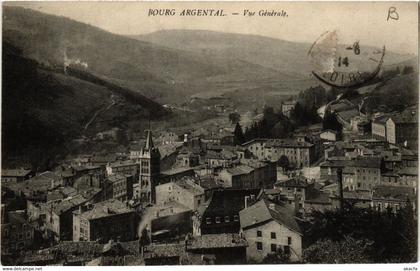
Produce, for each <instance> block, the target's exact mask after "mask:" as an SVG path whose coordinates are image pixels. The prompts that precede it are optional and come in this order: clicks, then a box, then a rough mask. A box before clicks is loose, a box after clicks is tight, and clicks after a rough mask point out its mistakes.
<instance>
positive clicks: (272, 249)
mask: <svg viewBox="0 0 420 271" xmlns="http://www.w3.org/2000/svg"><path fill="white" fill-rule="evenodd" d="M276 251H277V245H276V244H271V252H276Z"/></svg>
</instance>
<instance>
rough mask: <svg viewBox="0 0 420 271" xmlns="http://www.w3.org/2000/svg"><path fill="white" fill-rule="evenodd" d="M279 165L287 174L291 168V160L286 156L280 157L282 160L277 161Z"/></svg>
mask: <svg viewBox="0 0 420 271" xmlns="http://www.w3.org/2000/svg"><path fill="white" fill-rule="evenodd" d="M277 165H278V166H279V167H281V168H282V169H283V172H285V171H286V170H287V169H288V167H289V158H287V156H286V155H282V156H280V159H279V160H278V161H277Z"/></svg>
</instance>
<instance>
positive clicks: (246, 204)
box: [245, 196, 249, 209]
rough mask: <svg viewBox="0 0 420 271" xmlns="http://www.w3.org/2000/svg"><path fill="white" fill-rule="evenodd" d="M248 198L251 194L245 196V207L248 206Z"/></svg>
mask: <svg viewBox="0 0 420 271" xmlns="http://www.w3.org/2000/svg"><path fill="white" fill-rule="evenodd" d="M248 199H249V196H245V209H247V208H248Z"/></svg>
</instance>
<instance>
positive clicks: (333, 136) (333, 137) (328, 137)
mask: <svg viewBox="0 0 420 271" xmlns="http://www.w3.org/2000/svg"><path fill="white" fill-rule="evenodd" d="M319 137H320V138H321V139H322V140H325V141H333V142H334V141H337V132H336V131H333V130H325V131H323V132H322V133H320V134H319Z"/></svg>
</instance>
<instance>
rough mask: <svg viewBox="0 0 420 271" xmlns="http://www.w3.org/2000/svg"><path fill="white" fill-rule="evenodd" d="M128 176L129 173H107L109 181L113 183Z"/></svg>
mask: <svg viewBox="0 0 420 271" xmlns="http://www.w3.org/2000/svg"><path fill="white" fill-rule="evenodd" d="M128 176H130V175H122V174H112V175H109V176H108V177H107V178H108V180H109V181H110V182H111V183H115V182H119V181H121V180H125V179H126V178H127V177H128Z"/></svg>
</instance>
